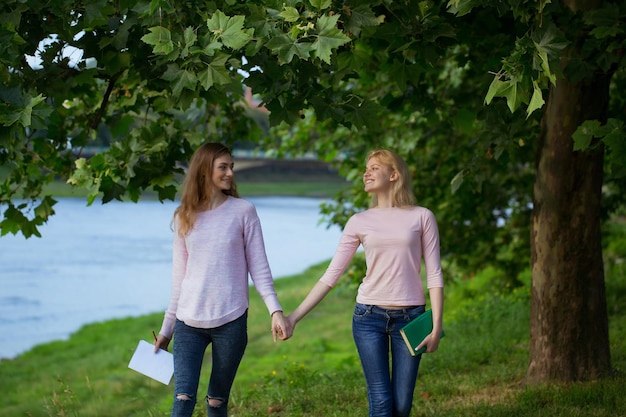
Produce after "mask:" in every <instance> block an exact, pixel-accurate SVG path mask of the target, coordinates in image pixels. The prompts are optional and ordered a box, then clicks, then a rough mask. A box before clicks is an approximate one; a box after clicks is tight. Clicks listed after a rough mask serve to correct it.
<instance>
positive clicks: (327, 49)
mask: <svg viewBox="0 0 626 417" xmlns="http://www.w3.org/2000/svg"><path fill="white" fill-rule="evenodd" d="M337 19H339V15H334V16H326V15H324V16H320V18H319V19H318V20H317V23H316V25H315V26H316V28H317V31H318V35H317V39H316V40H315V42H313V45H312V46H311V49H312V50H313V51H314V52H315V55H316V56H317V57H318V58H320V59H321V60H322V61H324V62H326V63H327V64H330V56H331V53H332V50H333V49H335V48H338V47H340V46H341V45H344V44H346V43H348V42H350V38H349V37H347V36H346V35H344V34H343V32H341V31H340V30H339V29H337V28H336V27H335V25H336V24H337Z"/></svg>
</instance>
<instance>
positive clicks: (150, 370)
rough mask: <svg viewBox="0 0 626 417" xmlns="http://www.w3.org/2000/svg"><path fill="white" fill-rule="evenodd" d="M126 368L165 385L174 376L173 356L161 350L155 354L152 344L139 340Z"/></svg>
mask: <svg viewBox="0 0 626 417" xmlns="http://www.w3.org/2000/svg"><path fill="white" fill-rule="evenodd" d="M128 367H129V368H130V369H133V370H135V371H137V372H139V373H142V374H144V375H146V376H149V377H150V378H152V379H154V380H157V381H159V382H161V383H163V384H165V385H169V383H170V381H171V379H172V375H173V374H174V356H173V355H172V354H171V353H170V352H168V351H166V350H163V349H159V350H158V352H156V353H155V352H154V345H153V344H152V343H148V342H146V341H145V340H140V341H139V344H138V345H137V349H135V353H133V357H132V358H131V359H130V363H129V364H128Z"/></svg>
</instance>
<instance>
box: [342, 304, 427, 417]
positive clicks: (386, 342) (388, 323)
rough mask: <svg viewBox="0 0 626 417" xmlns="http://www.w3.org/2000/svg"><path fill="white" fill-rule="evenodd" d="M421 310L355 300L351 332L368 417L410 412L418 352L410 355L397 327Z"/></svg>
mask: <svg viewBox="0 0 626 417" xmlns="http://www.w3.org/2000/svg"><path fill="white" fill-rule="evenodd" d="M424 311H425V306H416V307H411V308H405V309H401V310H388V309H384V308H380V307H377V306H374V305H366V304H359V303H357V304H356V306H355V307H354V315H353V317H352V335H353V336H354V342H355V344H356V348H357V350H358V351H359V357H360V358H361V366H362V367H363V373H364V374H365V382H366V384H367V399H368V403H369V416H370V417H408V416H409V414H410V413H411V406H412V404H413V391H414V390H415V382H416V380H417V371H418V368H419V364H420V359H421V355H417V356H411V353H410V352H409V349H408V348H407V346H406V344H405V343H404V339H402V335H401V334H400V329H401V328H402V327H403V326H404V325H405V324H407V323H408V322H409V321H411V320H412V319H414V318H416V317H417V316H419V315H420V314H422V313H423V312H424ZM390 347H391V370H390V369H389V352H390Z"/></svg>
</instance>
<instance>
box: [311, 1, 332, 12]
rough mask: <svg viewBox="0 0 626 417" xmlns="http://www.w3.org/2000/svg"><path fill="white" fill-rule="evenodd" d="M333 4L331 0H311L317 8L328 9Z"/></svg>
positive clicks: (312, 4)
mask: <svg viewBox="0 0 626 417" xmlns="http://www.w3.org/2000/svg"><path fill="white" fill-rule="evenodd" d="M331 4H332V1H331V0H311V6H313V7H314V8H316V9H317V10H325V9H328V8H329V7H330V6H331Z"/></svg>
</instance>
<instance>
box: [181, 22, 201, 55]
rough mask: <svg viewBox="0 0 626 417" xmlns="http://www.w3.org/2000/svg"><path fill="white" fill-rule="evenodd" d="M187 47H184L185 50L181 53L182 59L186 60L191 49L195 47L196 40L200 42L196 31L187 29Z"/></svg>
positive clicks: (185, 34) (185, 36)
mask: <svg viewBox="0 0 626 417" xmlns="http://www.w3.org/2000/svg"><path fill="white" fill-rule="evenodd" d="M184 38H185V45H184V46H183V50H182V51H181V52H180V56H181V58H186V57H187V55H189V48H190V47H192V46H193V45H195V43H196V40H198V36H197V35H196V31H195V30H194V29H193V28H191V27H187V28H186V29H185V32H184Z"/></svg>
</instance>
